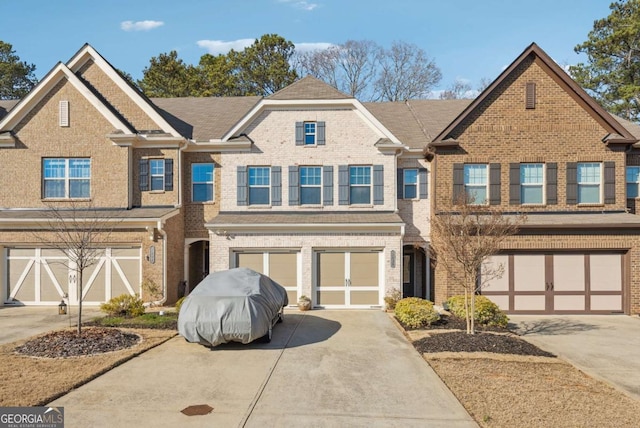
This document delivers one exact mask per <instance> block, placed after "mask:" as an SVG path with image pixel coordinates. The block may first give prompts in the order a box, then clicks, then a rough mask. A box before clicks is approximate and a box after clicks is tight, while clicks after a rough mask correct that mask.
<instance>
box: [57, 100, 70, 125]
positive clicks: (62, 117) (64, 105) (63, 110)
mask: <svg viewBox="0 0 640 428" xmlns="http://www.w3.org/2000/svg"><path fill="white" fill-rule="evenodd" d="M59 122H60V126H62V127H67V126H69V101H66V100H64V101H60V114H59Z"/></svg>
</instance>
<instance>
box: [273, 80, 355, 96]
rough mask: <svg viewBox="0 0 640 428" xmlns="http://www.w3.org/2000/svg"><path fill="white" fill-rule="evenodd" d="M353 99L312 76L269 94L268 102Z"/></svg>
mask: <svg viewBox="0 0 640 428" xmlns="http://www.w3.org/2000/svg"><path fill="white" fill-rule="evenodd" d="M349 98H353V97H350V96H349V95H347V94H343V93H342V92H340V91H338V90H337V89H336V88H334V87H333V86H331V85H329V84H327V83H325V82H323V81H322V80H320V79H317V78H315V77H312V76H306V77H303V78H302V79H300V80H297V81H295V82H293V83H292V84H291V85H289V86H287V87H286V88H283V89H281V90H279V91H278V92H276V93H275V94H271V95H270V96H269V97H267V99H269V100H337V99H349Z"/></svg>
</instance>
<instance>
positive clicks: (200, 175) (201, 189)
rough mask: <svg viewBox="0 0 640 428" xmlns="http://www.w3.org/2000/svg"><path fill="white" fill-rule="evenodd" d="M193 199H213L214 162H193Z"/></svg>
mask: <svg viewBox="0 0 640 428" xmlns="http://www.w3.org/2000/svg"><path fill="white" fill-rule="evenodd" d="M191 200H192V201H193V202H210V201H213V163H192V164H191Z"/></svg>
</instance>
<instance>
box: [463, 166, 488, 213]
mask: <svg viewBox="0 0 640 428" xmlns="http://www.w3.org/2000/svg"><path fill="white" fill-rule="evenodd" d="M487 170H488V165H483V164H476V165H474V164H468V165H465V166H464V189H465V192H466V194H467V196H468V197H469V198H471V203H473V204H484V203H486V201H487Z"/></svg>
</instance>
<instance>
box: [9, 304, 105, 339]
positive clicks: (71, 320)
mask: <svg viewBox="0 0 640 428" xmlns="http://www.w3.org/2000/svg"><path fill="white" fill-rule="evenodd" d="M100 315H104V314H103V313H101V312H100V309H99V308H98V307H97V306H86V305H82V320H83V321H88V320H90V319H92V318H95V317H96V316H100ZM77 325H78V307H77V306H71V307H68V308H67V315H58V307H57V306H0V344H3V343H9V342H13V341H15V340H20V339H26V338H28V337H31V336H35V335H38V334H41V333H46V332H47V331H51V330H57V329H61V328H65V327H76V326H77Z"/></svg>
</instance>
